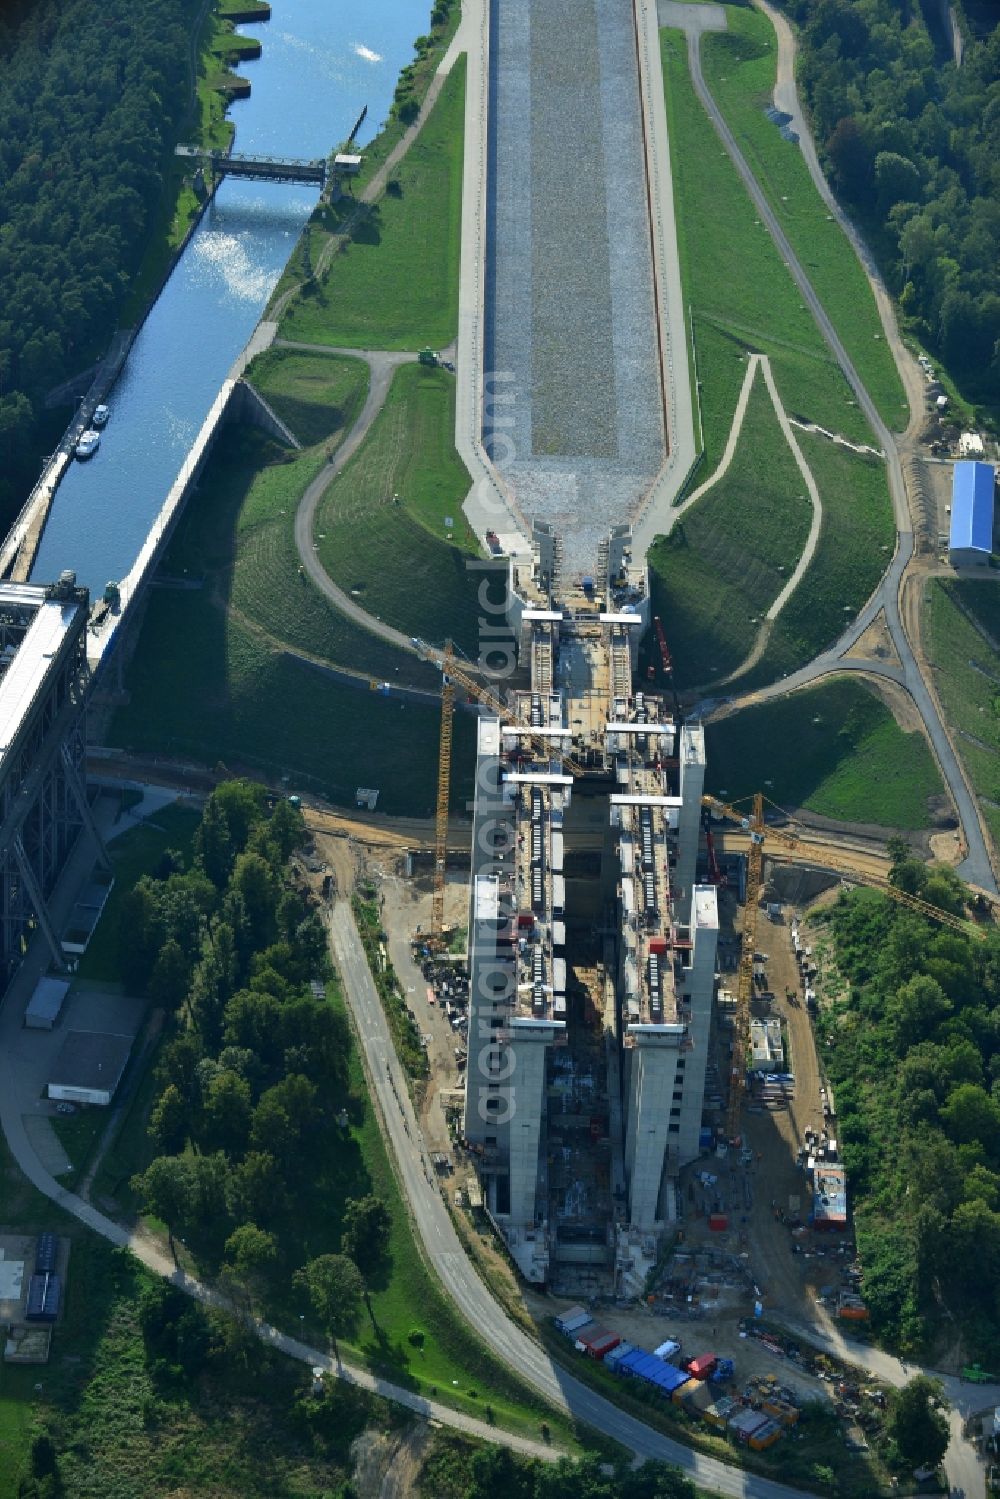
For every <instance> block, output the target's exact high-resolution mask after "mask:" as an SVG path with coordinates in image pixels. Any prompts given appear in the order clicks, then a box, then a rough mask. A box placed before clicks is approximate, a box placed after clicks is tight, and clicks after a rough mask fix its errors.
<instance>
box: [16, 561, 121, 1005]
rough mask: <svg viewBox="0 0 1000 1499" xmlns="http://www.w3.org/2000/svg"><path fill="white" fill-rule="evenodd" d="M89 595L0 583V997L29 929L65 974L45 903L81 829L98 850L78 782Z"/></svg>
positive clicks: (70, 577) (70, 588)
mask: <svg viewBox="0 0 1000 1499" xmlns="http://www.w3.org/2000/svg"><path fill="white" fill-rule="evenodd" d="M88 613H89V610H88V595H87V590H86V589H85V588H77V586H76V577H75V575H74V574H73V573H72V572H67V573H64V574H63V575H62V577H61V578H60V580H59V582H58V583H56V584H53V585H51V586H49V587H44V586H40V585H37V584H30V583H2V584H0V992H2V990H4V989H6V987H7V985H8V984H9V983H10V980H11V979H12V977H13V976H14V973H15V972H16V970H17V967H18V965H19V964H20V962H21V959H22V957H23V956H24V953H25V950H26V948H27V945H28V942H29V941H30V940H31V937H32V935H33V934H34V932H35V930H36V929H37V930H40V931H41V933H42V935H43V937H44V940H45V943H46V946H47V947H48V949H49V953H50V956H51V959H52V962H53V964H54V965H55V966H56V967H57V968H59V969H61V968H64V967H65V957H64V953H63V948H62V944H61V942H60V940H59V936H58V933H57V930H56V923H55V921H54V919H53V917H52V915H51V912H50V899H51V896H52V894H53V891H54V890H55V887H56V885H57V883H58V880H59V876H60V874H61V873H62V871H63V869H64V867H65V865H66V862H67V859H68V858H69V856H70V854H71V853H72V851H73V848H74V846H75V844H76V841H77V839H78V838H79V836H80V834H81V832H82V831H84V830H85V829H86V830H87V832H88V833H89V835H90V836H91V838H92V839H93V841H94V848H95V853H97V854H98V855H99V856H100V857H102V858H103V857H104V855H103V845H102V843H101V839H100V836H99V834H98V832H97V829H96V827H95V825H94V821H93V818H92V816H91V813H90V809H89V806H88V804H87V795H86V788H85V784H84V759H85V742H86V698H87V684H88V681H89V671H88V668H87V650H86V644H87V619H88Z"/></svg>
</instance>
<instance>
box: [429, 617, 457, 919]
mask: <svg viewBox="0 0 1000 1499" xmlns="http://www.w3.org/2000/svg"><path fill="white" fill-rule="evenodd" d="M451 658H452V653H451V645H450V644H449V645H446V646H445V651H444V658H443V663H442V668H441V670H442V673H443V678H442V686H441V737H440V740H439V742H438V789H437V815H436V817H435V821H434V896H433V901H432V904H431V937H432V939H433V941H434V942H435V943H439V942H440V941H441V938H442V935H443V933H444V875H445V864H446V862H447V858H448V809H449V806H450V803H451V732H452V727H453V723H454V718H455V684H454V682H453V681H452V677H451Z"/></svg>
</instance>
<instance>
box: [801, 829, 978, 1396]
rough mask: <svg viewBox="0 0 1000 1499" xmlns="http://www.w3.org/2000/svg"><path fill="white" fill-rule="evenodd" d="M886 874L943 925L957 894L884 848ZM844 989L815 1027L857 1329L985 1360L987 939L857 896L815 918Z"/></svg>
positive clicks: (949, 878)
mask: <svg viewBox="0 0 1000 1499" xmlns="http://www.w3.org/2000/svg"><path fill="white" fill-rule="evenodd" d="M890 847H891V851H892V854H893V861H894V862H893V867H892V879H893V882H894V883H895V884H897V885H899V886H900V887H901V888H903V889H906V890H908V891H910V892H911V893H913V894H917V895H920V896H922V898H923V899H924V900H928V901H930V902H931V903H932V904H934V905H937V906H939V907H941V908H942V909H944V910H948V911H950V912H952V913H954V914H956V915H961V914H963V913H964V912H965V910H966V907H967V904H968V901H969V892H968V890H966V888H965V887H964V886H963V885H962V883H961V881H960V880H959V879H958V877H957V876H956V875H955V874H954V873H953V872H952V871H951V870H948V869H945V868H942V867H937V866H930V867H929V868H928V867H927V866H925V865H923V864H922V863H920V862H919V861H917V860H915V859H913V858H912V857H911V856H909V854H908V852H907V849H906V846H905V844H902V843H901V842H894V843H893V844H891V845H890ZM825 919H827V920H828V921H829V924H830V927H831V930H832V935H833V939H834V946H835V954H836V963H837V967H838V968H839V971H840V974H841V976H842V977H843V978H844V979H845V980H846V981H847V992H846V994H845V995H843V996H842V997H841V998H839V999H837V1000H836V1002H835V1003H834V1004H833V1005H832V1006H831V1007H829V1008H827V1009H825V1010H824V1011H823V1012H822V1013H821V1016H820V1019H819V1021H818V1027H819V1031H820V1035H821V1038H822V1044H823V1057H824V1062H825V1065H826V1067H827V1070H828V1072H829V1074H830V1077H831V1080H832V1082H833V1084H834V1096H835V1099H836V1105H837V1120H838V1137H839V1142H840V1146H841V1151H842V1159H843V1161H844V1163H845V1166H846V1168H847V1174H848V1185H849V1189H850V1195H851V1202H852V1204H853V1212H854V1224H855V1231H856V1235H857V1244H858V1252H859V1256H860V1259H861V1262H862V1269H863V1279H862V1291H863V1295H864V1298H865V1301H866V1302H867V1304H868V1306H869V1308H870V1311H871V1319H872V1327H873V1329H874V1331H875V1332H876V1333H878V1334H879V1335H880V1336H881V1337H882V1338H883V1339H884V1340H885V1341H887V1342H888V1343H890V1344H892V1345H894V1346H896V1347H897V1348H899V1349H901V1350H902V1351H904V1352H911V1351H912V1352H915V1353H922V1354H926V1353H932V1352H933V1351H934V1343H935V1338H936V1336H938V1335H939V1334H940V1331H941V1329H942V1327H943V1326H949V1327H950V1328H951V1329H952V1333H951V1334H950V1335H951V1336H953V1334H954V1329H955V1328H956V1326H957V1327H958V1328H960V1329H961V1332H962V1336H963V1340H964V1347H965V1349H966V1351H967V1353H968V1356H969V1357H971V1358H979V1359H981V1360H982V1361H983V1362H984V1363H985V1362H987V1361H989V1367H991V1368H993V1367H995V1364H994V1361H995V1360H996V1359H998V1358H1000V931H998V930H997V929H996V928H995V927H993V926H990V927H985V928H984V929H983V930H984V932H985V937H984V939H982V940H981V939H979V938H976V937H974V936H972V935H968V936H967V935H964V934H963V933H962V932H960V931H956V930H952V929H950V928H948V927H945V926H942V925H938V924H937V923H936V922H934V921H931V920H928V919H927V918H925V917H923V916H920V915H918V914H917V913H915V912H913V911H911V910H907V909H905V908H903V907H901V906H899V905H898V904H896V903H895V902H893V901H891V900H890V899H888V898H887V897H885V896H880V895H876V894H874V893H873V892H871V891H856V892H854V893H853V894H850V895H841V897H840V898H839V900H838V901H837V903H836V905H835V906H834V907H832V909H831V912H830V914H829V916H828V917H827V918H825Z"/></svg>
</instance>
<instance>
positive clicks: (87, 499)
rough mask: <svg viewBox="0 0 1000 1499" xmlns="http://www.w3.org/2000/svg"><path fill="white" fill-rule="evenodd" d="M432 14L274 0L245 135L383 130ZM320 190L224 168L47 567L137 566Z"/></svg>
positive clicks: (37, 569)
mask: <svg viewBox="0 0 1000 1499" xmlns="http://www.w3.org/2000/svg"><path fill="white" fill-rule="evenodd" d="M429 14H430V5H429V3H428V0H365V3H364V4H363V5H357V4H353V5H352V4H349V3H347V0H272V18H271V20H270V21H269V22H266V23H265V24H263V25H259V26H249V25H244V26H241V27H240V30H241V31H243V32H246V33H248V34H252V35H256V36H259V37H260V39H261V42H262V44H263V53H262V56H261V58H260V59H259V60H258V61H256V62H251V63H246V64H241V65H240V71H241V72H243V73H244V74H245V76H246V77H247V78H249V79H250V81H251V83H252V92H251V97H250V98H249V99H247V100H242V101H239V102H238V103H236V104H235V105H234V106H233V110H232V119H233V121H234V123H235V125H236V145H235V149H236V150H237V151H244V152H260V153H261V154H264V155H269V156H302V157H317V156H325V155H326V154H327V153H328V152H329V151H330V150H331V149H332V147H333V146H335V145H337V144H338V143H339V142H340V141H342V140H343V139H344V138H345V137H346V135H347V134H348V132H349V131H350V129H351V126H352V125H353V124H354V122H355V120H356V119H357V117H358V115H359V114H360V113H361V110H362V108H363V107H364V106H365V105H366V104H367V105H368V117H367V119H366V121H365V125H364V126H363V127H362V131H361V133H360V135H359V137H358V139H359V140H360V141H361V142H364V141H367V140H370V139H371V137H372V136H373V135H374V134H375V133H376V132H377V130H378V128H379V125H380V124H381V123H382V121H384V120H385V119H386V117H387V115H388V110H389V105H390V103H391V100H392V94H393V90H394V89H395V86H396V79H397V77H398V74H399V70H400V68H402V67H403V66H405V64H406V63H408V62H409V61H410V60H411V59H412V57H413V47H412V43H413V39H414V37H416V36H418V35H419V34H420V33H421V32H422V31H425V30H426V29H427V26H428V19H429ZM316 198H317V194H316V191H315V189H313V188H307V187H294V186H287V187H286V186H282V185H280V184H277V183H263V182H237V181H228V180H227V181H224V182H223V183H222V185H221V187H220V188H219V191H218V193H217V194H216V197H215V200H214V203H213V204H212V206H211V207H210V208H209V210H208V212H207V213H206V214H205V216H204V218H203V219H202V221H201V224H200V225H199V227H198V229H197V230H196V232H195V234H194V235H193V236H192V238H191V241H190V243H189V244H188V247H187V250H186V251H185V253H184V255H183V256H182V258H181V260H180V262H179V263H178V265H177V267H176V268H175V270H174V272H173V275H172V276H171V277H170V280H169V282H168V283H167V285H166V287H165V288H164V290H163V293H162V295H161V296H160V298H159V300H158V302H157V303H156V305H155V307H154V308H153V310H152V312H151V313H150V315H149V317H148V318H147V320H146V322H145V324H144V325H143V327H142V329H141V331H140V333H139V336H138V337H137V339H136V341H135V343H134V344H133V346H132V350H131V353H130V355H129V358H128V362H127V363H126V365H125V368H124V370H123V371H122V374H121V376H120V378H119V380H118V382H117V384H116V385H115V387H114V390H113V391H112V393H111V396H110V397H109V404H110V406H111V408H112V416H111V420H110V422H109V424H108V426H107V427H106V429H105V431H104V435H103V438H102V441H101V446H100V448H99V450H98V452H97V454H96V455H95V457H93V458H92V459H90V460H88V461H87V462H86V463H79V462H74V463H73V464H72V465H71V467H70V469H69V471H68V473H67V475H66V477H65V479H64V480H63V482H62V484H61V485H60V486H59V489H58V491H57V493H56V497H55V501H54V503H53V506H52V511H51V514H50V516H49V521H48V525H47V526H46V528H45V533H44V535H43V538H42V544H41V547H40V549H39V553H38V557H37V559H36V562H35V566H34V569H33V571H32V577H33V579H36V580H39V581H43V582H44V581H48V580H49V579H51V578H55V577H58V575H59V573H60V571H61V570H62V569H63V568H66V567H71V568H73V569H74V570H75V571H76V574H77V578H78V580H79V582H80V583H83V584H86V585H87V587H89V588H90V590H91V596H92V597H95V596H99V595H100V594H101V592H102V591H103V589H104V585H105V583H107V582H108V581H109V580H111V579H118V578H122V577H124V576H125V574H126V573H127V572H128V570H129V568H130V567H131V566H132V563H133V562H134V560H135V558H136V556H137V554H138V552H139V549H140V547H141V546H142V543H143V540H144V539H145V536H146V533H147V531H148V530H149V526H150V524H151V522H152V520H153V518H154V516H155V515H156V514H157V512H158V511H159V509H160V506H161V505H162V503H163V501H164V499H165V498H166V495H167V493H168V491H169V489H170V486H171V484H172V483H173V481H174V479H175V477H176V476H177V473H178V471H179V469H180V467H181V464H182V463H183V461H184V457H185V455H186V453H187V450H188V448H189V447H190V445H191V443H192V442H193V440H194V438H195V436H196V434H197V433H198V431H199V429H200V427H201V425H202V422H203V421H204V419H205V416H206V415H207V413H208V410H209V408H210V406H211V404H212V402H213V400H214V399H215V397H216V395H217V394H218V392H219V388H220V387H221V385H222V382H223V381H224V379H225V378H226V375H227V373H228V371H229V369H230V368H231V366H232V364H233V361H234V360H235V358H236V357H237V355H238V354H239V353H240V350H241V349H242V348H243V347H244V346H245V344H246V342H247V340H248V339H249V337H250V335H251V333H252V332H253V329H254V327H255V326H256V324H257V322H258V320H259V318H260V315H261V313H262V312H263V310H264V308H265V306H266V305H267V300H268V298H269V296H270V294H271V292H272V290H273V289H274V286H275V284H276V283H277V281H278V278H279V277H280V275H281V272H282V271H283V269H284V267H285V264H286V262H287V261H288V258H289V256H290V255H291V252H292V250H293V248H294V246H295V242H296V239H297V238H298V235H299V232H300V230H301V228H302V225H303V223H304V222H305V220H306V219H307V218H308V216H309V214H310V212H311V211H312V209H313V207H314V206H315V203H316Z"/></svg>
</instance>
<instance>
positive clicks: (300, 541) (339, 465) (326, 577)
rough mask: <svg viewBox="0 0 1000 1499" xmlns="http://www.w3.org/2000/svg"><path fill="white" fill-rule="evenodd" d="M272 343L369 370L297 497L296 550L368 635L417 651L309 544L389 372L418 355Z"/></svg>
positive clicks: (376, 408) (379, 402)
mask: <svg viewBox="0 0 1000 1499" xmlns="http://www.w3.org/2000/svg"><path fill="white" fill-rule="evenodd" d="M275 343H276V345H277V347H278V348H283V349H302V350H306V351H307V352H309V353H311V354H315V353H321V354H349V355H350V356H351V358H353V359H363V360H364V361H365V363H366V364H367V366H368V369H369V372H370V379H369V382H368V394H367V396H366V397H365V404H364V405H363V406H362V408H361V410H360V412H359V413H358V417H357V420H356V421H355V423H354V425H353V426H352V427H351V430H350V431H349V432H348V434H347V436H346V437H345V438H344V440H343V442H342V443H341V444H340V447H339V448H338V449H337V451H336V452H335V453H334V455H333V457H332V458H331V459H330V461H329V463H327V464H325V465H324V467H323V468H321V469H320V471H319V473H318V474H317V475H316V477H315V479H314V480H313V481H312V483H311V484H310V485H309V487H308V489H307V490H306V492H305V494H304V495H303V496H302V498H301V500H300V501H299V508H298V509H297V510H296V512H295V549H296V551H297V552H298V554H299V561H300V562H301V564H302V567H303V568H304V570H305V572H306V573H307V574H308V577H309V579H310V581H311V582H312V583H314V584H315V585H316V587H317V588H318V589H319V591H320V593H322V594H324V595H325V596H326V598H328V599H329V600H330V602H331V604H333V605H334V606H335V608H337V609H339V610H340V612H341V613H342V614H346V615H347V617H348V619H352V620H353V621H354V622H355V624H358V625H360V626H361V627H362V629H364V630H368V631H369V632H370V633H371V634H372V635H378V636H380V637H381V639H383V640H386V641H388V643H389V644H390V645H394V646H396V647H397V649H399V650H401V651H408V652H409V653H410V654H411V655H415V654H416V650H415V648H414V646H413V643H412V641H411V639H410V637H409V635H404V634H403V632H402V630H397V629H396V628H395V627H394V626H393V625H387V624H386V623H385V622H384V621H383V620H381V619H379V618H378V617H377V616H376V615H374V614H369V612H368V610H367V609H363V608H362V607H361V605H360V604H359V603H358V601H357V599H352V598H351V595H350V594H349V593H345V591H344V589H343V588H340V587H338V585H337V584H336V583H335V582H334V581H333V579H332V578H331V577H330V574H329V573H328V572H327V570H326V568H325V567H324V566H323V564H322V562H320V560H319V556H318V555H317V552H316V549H315V544H314V542H313V533H314V531H315V522H316V511H317V510H318V508H319V504H320V501H321V500H322V498H323V496H324V495H325V494H326V492H327V490H328V489H329V488H330V485H331V484H332V483H333V481H334V479H335V478H336V477H337V475H338V474H339V473H340V472H341V470H342V469H344V468H345V467H346V465H347V464H348V463H349V462H350V461H351V459H352V458H353V457H354V455H355V453H356V452H357V451H358V448H359V447H360V446H361V444H362V443H363V442H364V440H365V438H366V437H367V436H368V432H369V429H370V428H371V425H372V423H373V422H374V420H375V418H376V417H377V416H378V414H379V412H380V411H381V410H382V407H383V406H384V405H385V400H386V396H387V395H388V394H389V386H390V385H391V384H392V377H393V375H394V374H395V373H396V371H397V370H398V369H399V367H400V365H403V364H412V363H413V362H414V361H415V359H416V357H417V356H416V355H415V354H405V353H394V352H391V351H381V350H379V351H375V350H371V349H337V348H332V347H330V346H328V345H326V344H305V343H293V342H290V341H289V340H287V339H276V340H275Z"/></svg>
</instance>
